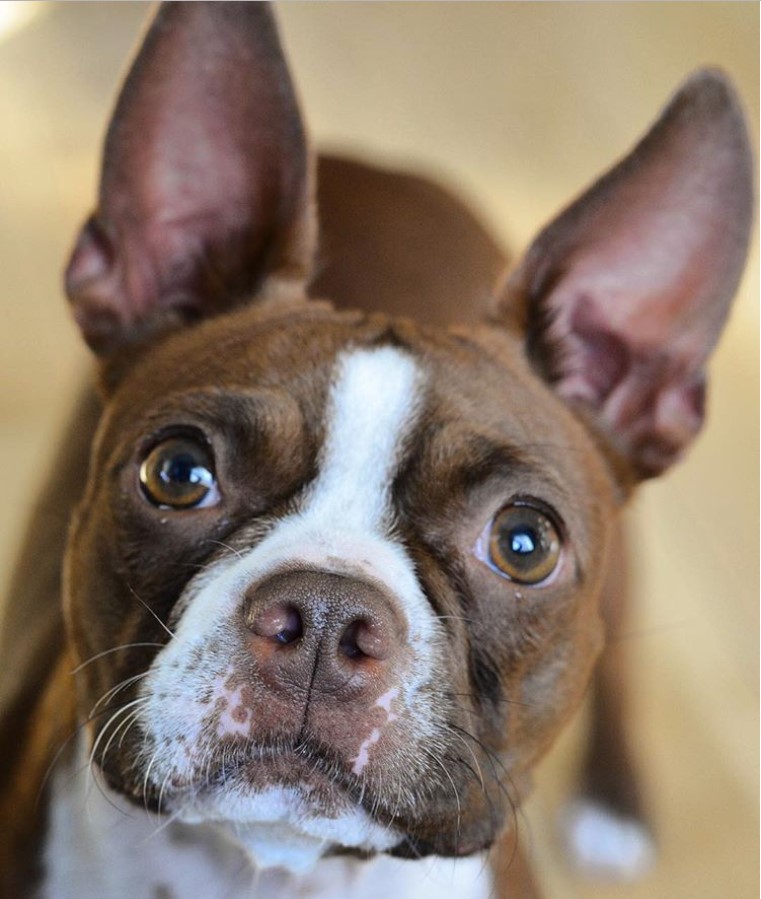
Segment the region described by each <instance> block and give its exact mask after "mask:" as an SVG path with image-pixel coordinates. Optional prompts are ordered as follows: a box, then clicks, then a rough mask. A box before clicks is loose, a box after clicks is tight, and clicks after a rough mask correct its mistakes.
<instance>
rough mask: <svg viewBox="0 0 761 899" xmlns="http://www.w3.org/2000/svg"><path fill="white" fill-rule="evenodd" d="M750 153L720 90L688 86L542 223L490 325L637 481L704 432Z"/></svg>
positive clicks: (708, 79)
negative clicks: (709, 364)
mask: <svg viewBox="0 0 761 899" xmlns="http://www.w3.org/2000/svg"><path fill="white" fill-rule="evenodd" d="M752 172H753V170H752V154H751V151H750V146H749V141H748V136H747V132H746V128H745V123H744V119H743V115H742V111H741V109H740V106H739V104H738V102H737V99H736V97H735V94H734V91H733V90H732V88H731V86H730V85H729V83H728V81H727V80H726V78H725V77H724V76H723V75H721V74H720V73H718V72H715V71H711V70H704V71H700V72H697V73H696V74H695V75H693V76H692V77H691V78H689V79H688V80H687V81H686V82H685V84H684V85H683V86H682V88H681V90H679V91H678V92H677V94H676V95H675V96H674V98H673V99H672V101H671V103H670V104H669V105H668V106H667V107H666V109H665V111H664V112H663V114H662V115H661V117H660V118H659V119H658V121H657V122H656V123H655V125H654V126H653V128H652V129H651V130H650V131H649V132H648V133H647V134H646V136H645V137H644V138H643V139H642V141H641V142H640V143H639V144H638V145H637V146H636V147H635V149H634V150H633V151H632V152H631V153H630V154H629V155H628V156H627V157H625V158H624V159H623V160H622V161H621V162H620V163H618V164H617V165H616V166H614V167H613V168H612V169H611V170H610V171H609V172H608V173H607V174H606V175H604V176H603V177H602V178H601V179H600V180H599V181H598V182H597V183H596V184H594V185H593V186H592V187H591V189H590V190H588V191H587V192H586V193H585V194H583V195H582V196H581V197H580V198H579V199H578V200H576V201H575V202H574V203H573V204H572V205H571V206H569V207H568V208H567V209H566V210H565V211H564V212H562V213H561V214H560V216H558V218H556V219H555V220H554V221H553V222H552V223H551V224H550V225H548V226H547V227H546V228H545V229H544V230H543V231H542V232H541V233H540V235H539V236H538V238H537V239H536V240H535V241H534V243H533V244H532V245H531V247H530V248H529V250H528V252H527V254H526V255H525V256H524V258H523V259H522V261H521V262H520V263H519V265H518V267H517V268H516V269H515V270H514V271H513V272H512V274H511V275H510V277H509V278H508V281H507V284H506V288H505V291H504V293H503V294H502V299H501V306H500V316H501V318H502V320H503V322H507V323H508V325H509V326H510V327H511V328H512V329H513V330H519V331H520V332H521V333H522V335H523V336H524V339H525V340H526V345H527V350H528V353H529V356H530V358H531V360H532V362H533V364H534V365H535V367H537V368H538V370H539V371H540V373H541V374H542V375H543V376H544V377H545V378H546V379H547V380H548V381H549V382H550V384H551V385H552V386H553V388H554V389H555V391H556V392H557V393H558V394H559V395H560V396H561V397H562V398H563V399H564V400H565V401H566V402H567V403H569V404H570V405H572V406H573V407H574V408H576V409H577V410H579V411H580V412H581V414H583V415H584V417H585V418H586V419H587V420H588V421H589V422H590V424H591V426H592V427H593V429H594V431H595V432H596V433H597V434H598V435H600V436H601V437H602V438H603V440H605V441H606V442H607V445H608V446H609V447H610V448H611V449H612V451H613V453H614V455H615V456H616V458H617V459H618V460H619V463H623V466H624V468H626V469H628V471H629V472H630V473H631V474H633V476H634V478H635V479H640V478H644V477H651V476H653V475H657V474H659V473H660V472H662V471H663V470H664V469H666V468H667V467H668V466H669V465H671V464H672V463H673V462H674V461H676V460H677V459H678V458H679V456H680V455H681V454H682V452H683V451H684V449H685V448H686V447H687V445H688V444H689V442H690V441H691V439H692V438H693V437H694V435H695V434H696V433H697V431H698V429H699V428H700V425H701V423H702V420H703V406H704V392H705V363H706V360H707V358H708V355H709V353H710V351H711V350H712V348H713V346H714V344H715V343H716V341H717V339H718V336H719V333H720V331H721V329H722V327H723V325H724V321H725V319H726V317H727V313H728V310H729V306H730V302H731V300H732V297H733V295H734V293H735V290H736V289H737V285H738V282H739V279H740V275H741V273H742V269H743V265H744V261H745V255H746V251H747V245H748V240H749V234H750V229H751V221H752V212H753V173H752Z"/></svg>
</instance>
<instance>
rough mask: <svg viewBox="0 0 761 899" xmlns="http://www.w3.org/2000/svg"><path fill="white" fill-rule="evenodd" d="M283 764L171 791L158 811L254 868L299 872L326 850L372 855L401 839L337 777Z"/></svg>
mask: <svg viewBox="0 0 761 899" xmlns="http://www.w3.org/2000/svg"><path fill="white" fill-rule="evenodd" d="M268 761H269V762H270V763H269V764H268ZM284 762H285V760H284V759H282V758H281V759H279V760H278V761H272V760H267V759H261V758H260V759H258V760H257V761H256V763H255V764H253V763H250V764H248V765H240V766H238V767H237V768H235V769H233V770H227V771H224V772H220V773H218V774H217V775H214V776H210V777H207V778H205V780H204V782H203V783H202V784H198V785H196V786H193V787H187V786H186V787H183V788H180V789H178V790H176V791H173V790H171V789H169V790H168V791H167V792H166V793H165V794H164V796H163V797H162V799H161V803H160V805H161V812H162V813H165V814H167V815H168V816H169V817H171V818H172V819H173V820H175V821H178V822H181V823H183V824H187V825H192V826H197V827H200V828H204V827H211V828H213V829H214V830H216V831H217V832H219V833H221V834H222V836H223V837H224V838H225V839H226V840H228V841H230V842H233V843H235V844H237V845H238V846H240V848H241V849H242V850H243V851H244V852H245V854H246V855H247V857H248V858H249V860H250V862H251V864H252V865H253V866H254V867H256V868H258V869H264V868H282V869H285V870H288V871H290V872H292V873H303V872H305V871H307V870H309V869H310V868H311V867H312V866H313V865H314V864H315V862H317V861H318V860H319V859H320V858H322V857H323V856H326V855H334V854H336V853H347V852H349V853H355V854H360V855H363V856H366V855H374V854H377V853H379V852H388V851H390V850H392V849H393V848H394V847H396V846H397V845H399V844H400V843H402V842H403V840H404V834H402V833H401V832H400V831H399V830H398V829H396V828H394V827H392V826H391V827H390V826H387V825H386V824H382V823H380V822H378V821H376V820H374V819H373V818H372V817H371V816H370V814H369V813H368V812H367V811H366V810H365V809H364V808H363V807H362V806H361V805H360V804H359V803H358V802H357V801H356V800H355V799H354V798H352V796H351V795H350V792H349V791H348V790H347V789H346V787H345V786H344V785H343V784H342V783H341V782H340V780H338V779H333V778H331V777H329V776H328V774H327V773H325V772H323V771H321V770H320V769H319V768H317V767H315V766H311V767H307V766H305V765H303V764H298V763H296V764H294V761H293V759H289V762H290V764H289V765H286V764H285V763H284ZM285 770H287V771H288V776H284V771H285Z"/></svg>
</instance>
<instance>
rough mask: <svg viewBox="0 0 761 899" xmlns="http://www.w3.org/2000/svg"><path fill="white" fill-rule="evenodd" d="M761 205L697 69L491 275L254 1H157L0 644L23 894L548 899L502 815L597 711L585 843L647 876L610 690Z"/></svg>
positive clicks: (82, 265)
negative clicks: (335, 118)
mask: <svg viewBox="0 0 761 899" xmlns="http://www.w3.org/2000/svg"><path fill="white" fill-rule="evenodd" d="M752 193H753V190H752V161H751V153H750V150H749V142H748V138H747V134H746V128H745V124H744V120H743V116H742V112H741V110H740V107H739V104H738V101H737V99H736V97H735V94H734V92H733V89H732V87H731V86H730V85H729V84H728V83H727V80H726V78H725V77H724V76H723V75H722V74H721V73H719V72H716V71H713V70H704V71H699V72H697V73H695V74H693V75H692V76H691V77H689V78H688V79H687V80H686V81H685V83H684V84H683V85H682V86H681V87H680V88H679V90H678V91H677V93H676V94H675V95H674V96H673V98H672V99H671V101H670V102H669V103H668V105H667V106H666V108H665V110H664V111H663V112H662V114H661V115H660V117H659V118H658V119H657V121H656V122H655V124H654V125H653V126H652V128H651V129H650V130H649V131H648V132H647V134H646V135H645V136H644V137H643V138H642V140H641V141H640V142H639V143H638V144H637V146H636V147H635V148H634V149H633V150H632V152H631V153H629V155H627V156H626V157H625V158H623V159H622V160H621V161H620V162H618V163H617V164H615V165H614V166H613V167H612V168H611V169H610V170H609V171H608V172H606V173H605V174H603V175H602V177H601V178H600V179H599V180H597V181H596V182H595V183H594V184H593V185H592V186H591V188H590V189H589V190H587V191H586V192H585V193H584V194H582V195H581V196H580V197H579V198H578V199H576V200H575V201H574V202H573V203H571V204H570V205H569V206H568V207H567V208H565V210H564V211H562V212H561V213H560V214H559V215H558V217H557V218H555V219H554V220H553V221H552V222H551V223H550V224H548V225H547V226H546V227H545V228H544V229H543V230H542V231H541V233H540V234H539V236H538V237H537V238H536V239H535V241H534V242H533V243H532V244H531V246H530V247H529V248H528V250H527V251H526V252H525V254H524V255H523V256H522V257H520V258H519V259H518V260H517V261H516V262H514V263H513V264H512V265H509V266H508V265H507V264H506V262H505V256H504V255H503V253H502V251H501V250H500V249H499V248H498V247H497V245H496V244H495V242H494V241H493V240H492V239H491V237H490V236H489V235H488V234H487V233H486V232H485V231H484V230H483V229H482V228H481V226H480V225H479V224H478V223H477V221H476V219H475V218H474V217H473V216H472V215H471V213H470V212H469V211H468V210H467V209H466V208H465V207H464V206H463V205H461V204H460V203H459V201H457V200H456V199H454V198H453V197H452V196H450V195H449V194H448V193H446V192H445V191H443V190H441V189H440V188H438V187H436V186H435V185H433V184H432V183H430V182H428V181H426V180H424V179H422V178H419V177H414V176H411V175H408V174H403V173H396V172H391V171H387V170H382V169H376V168H372V167H370V166H367V165H362V164H359V163H355V162H350V161H348V160H342V159H338V158H328V157H317V156H316V155H315V154H314V153H313V152H312V150H311V149H310V147H309V144H308V141H307V139H306V137H305V132H304V126H303V124H302V119H301V116H300V113H299V108H298V103H297V99H296V96H295V92H294V88H293V86H292V84H291V81H290V78H289V75H288V70H287V66H286V62H285V60H284V56H283V52H282V50H281V48H280V44H279V42H278V37H277V32H276V27H275V24H274V21H273V17H272V13H271V11H270V9H269V8H268V7H267V5H266V4H263V3H226V2H210V3H205V2H197V3H166V4H164V5H163V6H161V7H160V8H159V10H158V12H157V14H156V16H155V18H154V19H153V21H152V24H151V25H150V27H149V29H148V31H147V33H146V36H145V39H144V41H143V43H142V46H141V48H140V50H139V52H138V54H137V56H136V58H135V60H134V63H133V64H132V67H131V69H130V71H129V73H128V75H127V78H126V80H125V83H124V86H123V88H122V90H121V93H120V96H119V98H118V102H117V104H116V108H115V112H114V115H113V118H112V121H111V124H110V127H109V129H108V134H107V137H106V141H105V150H104V155H103V168H102V177H101V182H100V192H99V197H98V202H97V207H96V209H95V211H94V212H93V214H92V215H91V216H90V217H89V219H88V220H87V221H86V223H85V225H84V226H83V228H82V230H81V233H80V234H79V236H78V239H77V241H76V245H75V248H74V251H73V254H72V256H71V259H70V261H69V264H68V268H67V270H66V291H67V294H68V297H69V300H70V303H71V308H72V311H73V315H74V318H75V320H76V322H77V325H78V326H79V328H80V329H81V332H82V335H83V337H84V339H85V340H86V342H87V343H88V344H89V346H90V347H91V349H92V350H93V352H94V354H95V356H96V357H97V361H98V379H97V380H98V385H97V391H95V390H93V391H92V392H91V393H88V394H87V395H85V397H84V398H83V400H82V402H81V404H80V408H79V409H78V411H77V414H76V416H75V418H74V420H73V423H72V425H71V428H70V430H69V432H68V433H67V435H66V436H65V438H64V440H63V442H62V446H61V450H60V454H59V456H58V458H57V461H56V463H55V466H54V470H53V473H52V476H51V479H50V482H49V484H48V486H47V487H46V488H45V490H44V492H43V494H42V498H41V500H40V504H39V508H38V515H37V518H36V519H35V522H34V524H33V526H32V528H31V530H30V540H29V542H28V544H27V547H26V549H25V550H24V552H23V553H22V558H21V563H20V567H19V570H18V573H17V576H16V579H15V581H14V583H13V586H12V590H11V596H10V601H9V604H8V611H7V614H6V620H5V625H4V638H3V639H4V642H3V647H2V649H3V659H4V665H3V669H4V670H3V691H2V706H1V708H2V725H1V726H0V821H1V822H2V834H3V837H2V843H1V844H0V881H1V882H2V896H3V897H13V899H18V897H29V896H36V897H42V899H110V897H113V899H122V897H126V899H138V897H140V899H142V897H156V899H159V897H163V899H169V897H175V899H184V897H203V899H214V897H231V899H233V897H243V896H246V897H252V896H253V897H268V899H273V897H274V899H278V897H283V899H285V897H297V896H301V897H310V899H317V897H322V899H337V897H349V896H350V897H352V899H369V897H388V896H393V897H395V899H413V897H414V899H426V897H434V896H435V897H440V896H444V895H445V896H452V897H458V899H476V897H487V896H500V897H509V899H532V897H533V899H536V897H537V896H538V891H537V887H536V886H535V881H534V879H533V877H532V874H531V871H530V866H529V865H528V863H527V860H526V853H525V841H524V840H522V839H520V836H521V833H520V829H519V827H518V826H517V824H518V821H519V813H518V810H519V808H520V805H521V802H522V800H523V799H524V797H525V796H526V794H527V792H528V790H529V789H530V785H531V772H532V769H533V768H534V766H535V764H536V763H537V761H538V760H539V759H540V758H541V757H542V755H543V754H544V753H545V752H546V750H547V749H548V747H549V746H550V745H551V744H552V742H553V741H554V739H555V738H556V737H557V735H558V733H559V731H560V730H561V729H562V727H563V725H564V724H565V723H566V722H567V721H568V719H569V717H570V716H571V715H572V713H573V712H574V710H575V709H576V708H577V707H578V705H579V703H580V701H581V699H582V697H583V696H584V694H585V692H586V690H587V687H588V685H589V683H590V680H593V681H594V683H593V695H594V702H593V708H594V720H593V723H592V727H591V740H590V743H589V749H588V754H587V759H586V763H585V766H584V776H583V781H582V785H581V790H580V800H579V802H578V803H577V804H576V805H575V812H574V815H572V816H571V819H570V821H569V825H568V826H569V828H570V830H569V842H570V843H571V845H572V846H573V847H574V849H575V851H576V852H577V854H578V855H579V857H580V858H581V860H582V861H585V862H587V863H589V864H596V863H599V864H603V865H604V864H613V865H618V866H620V867H621V869H622V870H630V869H638V868H640V867H643V866H644V865H645V864H646V863H647V862H648V860H649V858H650V856H651V855H652V851H653V841H652V838H651V837H650V835H649V832H648V830H647V826H646V823H645V821H644V818H643V814H642V807H641V806H642V803H641V801H640V798H639V792H638V788H637V781H636V777H635V773H634V771H633V765H632V762H631V759H630V754H629V752H628V751H627V745H626V740H625V734H624V724H623V719H624V716H623V710H622V700H623V697H622V695H621V659H620V649H617V648H616V647H613V648H612V649H611V651H610V652H609V653H607V654H606V655H605V657H604V661H603V663H602V664H601V665H600V666H599V667H597V669H595V663H596V661H597V659H598V655H599V654H600V651H601V648H602V646H603V643H604V634H605V632H606V629H610V628H611V627H615V625H616V622H617V621H618V620H619V618H620V616H621V614H622V601H623V597H624V594H625V583H624V577H623V573H622V572H623V569H624V545H623V541H622V533H621V526H620V517H621V512H622V509H623V508H624V507H625V505H626V502H627V500H628V499H630V497H631V496H632V493H633V491H634V490H635V488H636V487H637V485H638V484H639V483H640V482H642V481H643V480H645V479H647V478H652V477H654V476H657V475H660V474H661V473H662V472H664V471H666V469H668V468H669V467H670V466H671V465H672V464H674V463H675V462H677V461H678V460H679V459H680V458H681V457H682V455H683V454H684V452H685V450H686V449H687V447H688V445H689V444H690V442H691V441H692V439H693V437H695V435H696V434H697V432H698V431H699V429H700V426H701V423H702V421H703V417H704V404H705V390H706V362H707V359H708V356H709V353H710V352H711V350H712V348H713V346H714V344H715V343H716V341H717V339H718V337H719V333H720V331H721V329H722V326H723V324H724V321H725V319H726V317H727V312H728V309H729V306H730V302H731V299H732V296H733V294H734V292H735V290H736V287H737V284H738V281H739V278H740V275H741V271H742V268H743V264H744V259H745V255H746V248H747V243H748V239H749V231H750V228H751V219H752V206H753V201H752ZM590 827H591V829H590ZM590 833H593V834H594V833H598V834H600V835H601V837H602V839H601V840H599V841H598V840H596V839H594V838H592V839H591V840H590V838H589V834H590ZM611 846H612V847H613V851H612V856H611ZM617 847H618V848H617Z"/></svg>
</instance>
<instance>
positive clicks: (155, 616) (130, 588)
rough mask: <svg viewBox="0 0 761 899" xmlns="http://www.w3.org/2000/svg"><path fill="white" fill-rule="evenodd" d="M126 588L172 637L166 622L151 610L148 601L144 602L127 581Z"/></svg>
mask: <svg viewBox="0 0 761 899" xmlns="http://www.w3.org/2000/svg"><path fill="white" fill-rule="evenodd" d="M127 589H128V590H129V592H130V593H131V594H132V596H133V597H134V598H135V599H136V600H137V601H138V602H139V603H140V605H141V606H142V607H143V608H144V609H145V610H146V612H148V613H149V614H150V615H152V616H153V618H155V619H156V621H158V623H159V624H160V625H161V627H162V628H163V629H164V630H165V631H166V632H167V634H169V636H170V637H171V638H172V639H174V634H173V633H172V631H171V630H170V629H169V628H168V627H167V626H166V624H164V622H163V621H162V620H161V619H160V618H159V616H158V615H157V614H156V613H155V612H154V611H153V609H152V608H151V607H150V606H149V605H148V603H147V602H145V601H144V600H142V599H141V598H140V597H139V596H138V595H137V593H136V592H135V590H134V589H133V587H132V585H131V584H129V583H128V584H127Z"/></svg>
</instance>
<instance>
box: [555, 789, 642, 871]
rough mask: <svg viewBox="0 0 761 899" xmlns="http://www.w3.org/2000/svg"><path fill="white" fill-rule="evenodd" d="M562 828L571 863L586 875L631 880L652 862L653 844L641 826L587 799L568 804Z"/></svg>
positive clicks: (637, 822)
mask: <svg viewBox="0 0 761 899" xmlns="http://www.w3.org/2000/svg"><path fill="white" fill-rule="evenodd" d="M561 825H562V830H563V838H564V842H565V844H566V847H567V849H568V853H569V855H570V856H571V860H572V861H573V862H574V864H575V865H576V866H577V867H578V868H580V869H581V870H582V871H583V872H584V873H585V874H590V875H592V876H596V877H605V878H610V879H615V880H621V881H631V880H636V879H638V878H639V877H642V876H643V875H645V874H647V872H648V871H649V870H650V869H651V868H652V867H653V865H654V863H655V857H656V850H655V843H654V842H653V838H652V837H651V836H650V834H649V833H648V831H647V829H646V828H645V827H644V825H642V824H641V823H640V822H639V821H635V820H633V819H632V818H624V817H621V816H619V815H615V814H614V813H613V812H611V811H610V810H608V809H606V808H605V807H604V806H602V805H600V804H598V803H596V802H592V801H591V800H589V799H577V800H575V801H574V802H572V803H570V804H569V806H568V807H567V808H566V810H565V812H564V813H563V816H562V821H561Z"/></svg>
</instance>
